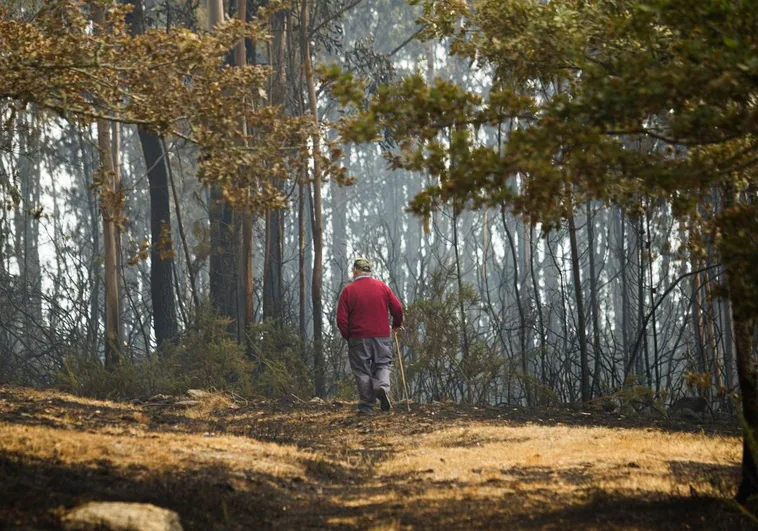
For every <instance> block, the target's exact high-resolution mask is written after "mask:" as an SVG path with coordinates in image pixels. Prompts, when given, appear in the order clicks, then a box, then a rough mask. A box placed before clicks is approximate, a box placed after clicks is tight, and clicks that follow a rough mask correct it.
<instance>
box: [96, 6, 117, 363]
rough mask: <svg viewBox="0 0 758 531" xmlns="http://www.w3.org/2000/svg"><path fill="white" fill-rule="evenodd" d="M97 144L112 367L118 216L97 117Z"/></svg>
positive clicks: (101, 18) (104, 125) (106, 139)
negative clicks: (100, 179)
mask: <svg viewBox="0 0 758 531" xmlns="http://www.w3.org/2000/svg"><path fill="white" fill-rule="evenodd" d="M94 22H95V27H96V31H99V32H102V31H105V11H104V9H103V8H102V7H97V8H96V9H95V11H94ZM97 146H98V149H99V151H100V172H101V178H102V184H101V186H100V209H101V212H102V216H103V251H104V254H105V275H104V278H105V367H106V368H107V369H110V370H112V369H114V368H115V367H116V366H117V365H118V364H119V361H120V357H121V333H120V329H121V325H120V319H121V313H120V311H119V304H118V302H119V300H118V299H119V293H118V267H117V261H118V258H117V254H118V244H117V242H116V238H117V237H118V229H117V227H116V223H117V222H118V219H119V218H120V216H121V205H120V199H119V197H118V190H117V183H116V182H115V176H116V174H115V171H114V166H113V158H112V157H111V139H110V124H109V123H108V122H107V121H106V120H98V121H97Z"/></svg>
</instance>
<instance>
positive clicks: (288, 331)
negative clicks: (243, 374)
mask: <svg viewBox="0 0 758 531" xmlns="http://www.w3.org/2000/svg"><path fill="white" fill-rule="evenodd" d="M248 337H249V338H250V340H251V345H252V347H251V354H252V360H253V361H252V369H253V375H254V376H253V384H254V392H255V394H256V395H262V396H266V397H269V398H278V397H281V396H296V397H297V398H300V399H305V398H308V397H310V396H311V395H312V393H313V378H312V374H311V371H310V369H309V367H310V364H309V363H308V353H307V351H306V350H305V346H304V344H303V340H302V338H301V337H300V335H299V333H298V331H297V330H295V329H293V328H289V327H280V326H278V325H277V324H276V322H275V321H269V320H267V321H265V322H263V323H256V324H255V325H253V327H252V328H251V330H250V332H249V333H248Z"/></svg>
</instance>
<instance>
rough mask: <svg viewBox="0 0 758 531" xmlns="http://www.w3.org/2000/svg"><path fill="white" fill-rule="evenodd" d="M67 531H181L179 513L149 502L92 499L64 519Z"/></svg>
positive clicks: (67, 514) (63, 522)
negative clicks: (93, 500) (102, 530)
mask: <svg viewBox="0 0 758 531" xmlns="http://www.w3.org/2000/svg"><path fill="white" fill-rule="evenodd" d="M62 524H63V528H64V529H65V530H66V531H89V530H94V529H106V530H111V531H182V524H181V521H180V520H179V515H178V514H176V513H175V512H174V511H170V510H168V509H163V508H161V507H156V506H155V505H152V504H149V503H125V502H90V503H86V504H84V505H80V506H79V507H77V508H75V509H72V510H71V511H69V512H68V513H66V515H65V516H64V517H63V518H62Z"/></svg>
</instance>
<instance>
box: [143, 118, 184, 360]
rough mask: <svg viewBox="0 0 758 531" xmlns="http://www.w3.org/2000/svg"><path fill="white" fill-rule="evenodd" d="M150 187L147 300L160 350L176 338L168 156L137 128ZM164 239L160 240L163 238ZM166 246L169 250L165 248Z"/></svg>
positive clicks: (157, 141)
mask: <svg viewBox="0 0 758 531" xmlns="http://www.w3.org/2000/svg"><path fill="white" fill-rule="evenodd" d="M137 131H138V133H139V139H140V144H141V145H142V153H143V155H144V157H145V165H146V166H147V179H148V182H149V185H150V244H151V245H150V297H151V300H152V302H153V328H154V329H155V339H156V341H157V343H158V347H159V348H160V347H161V346H162V345H163V343H164V342H166V341H169V340H171V339H173V338H175V337H176V334H177V333H178V326H177V322H176V304H175V301H174V290H173V285H172V283H171V276H172V274H171V267H172V258H171V253H170V251H171V249H172V247H171V245H172V241H171V239H170V238H171V208H170V203H169V191H168V172H167V169H166V162H167V161H166V157H167V154H166V153H164V152H163V148H162V147H161V141H160V138H158V136H157V135H155V134H154V133H151V132H150V131H147V130H145V129H144V128H141V127H140V128H138V130H137ZM162 237H163V238H162ZM167 246H169V247H167Z"/></svg>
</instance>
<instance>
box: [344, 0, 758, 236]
mask: <svg viewBox="0 0 758 531" xmlns="http://www.w3.org/2000/svg"><path fill="white" fill-rule="evenodd" d="M418 3H420V4H423V7H424V16H423V17H422V20H423V22H425V23H426V24H427V26H426V30H425V36H426V37H428V38H437V37H445V38H448V39H449V40H450V41H451V47H450V49H451V51H452V53H453V54H455V55H459V56H462V57H463V58H464V59H466V60H469V61H472V62H473V63H474V64H476V65H478V66H479V67H480V68H481V69H482V70H483V71H485V69H486V72H490V73H491V90H490V91H489V93H488V94H487V95H486V96H485V97H482V96H480V95H479V94H474V93H470V92H467V91H465V90H464V89H462V88H460V87H457V86H455V85H452V84H450V83H449V82H446V81H443V80H439V79H437V80H435V81H434V82H433V83H432V84H427V83H426V82H425V80H424V79H423V78H422V77H421V76H420V75H415V76H411V77H409V78H406V79H404V80H402V81H399V82H398V83H396V84H394V85H392V86H388V87H385V88H383V89H382V90H381V91H380V92H379V94H378V95H377V96H376V98H374V100H373V101H372V102H371V103H370V104H369V106H368V108H367V109H365V110H364V111H363V112H362V113H360V114H359V115H356V116H352V117H350V118H348V119H346V120H345V122H344V124H343V125H344V127H343V135H344V137H345V138H346V139H348V140H353V141H358V142H361V141H366V140H368V139H371V138H372V137H373V136H375V130H376V129H383V130H388V131H390V134H391V135H392V137H393V138H395V139H396V140H397V142H398V144H399V146H400V147H401V152H400V153H398V154H392V155H389V157H390V160H391V161H392V163H393V165H394V166H395V167H402V168H406V169H410V170H415V171H422V172H424V173H426V174H428V175H430V176H431V177H433V178H434V180H433V183H432V184H431V185H429V186H427V187H426V189H425V190H424V191H422V192H421V193H420V194H419V195H418V196H417V197H416V198H415V199H414V201H413V203H412V204H411V207H412V209H413V210H414V211H416V212H417V213H419V214H422V215H428V214H429V213H430V212H431V211H432V210H434V209H436V208H438V207H439V206H440V205H442V204H445V203H447V202H450V201H457V202H459V204H468V205H471V206H473V207H478V206H482V205H497V206H499V205H500V204H501V203H502V202H507V203H509V204H510V206H511V207H512V208H513V209H514V210H515V211H516V212H520V213H522V214H524V215H527V216H529V217H530V218H532V219H535V220H539V221H541V222H542V223H543V224H545V225H547V226H552V225H556V224H558V223H560V222H561V220H562V219H563V218H564V217H565V215H566V212H567V209H570V208H572V207H573V205H574V204H577V203H581V202H584V201H585V200H587V199H599V200H601V201H605V202H614V203H619V204H622V205H624V206H632V205H634V204H637V203H638V201H639V197H640V196H641V195H650V196H658V195H660V196H665V197H667V198H669V199H670V200H671V201H672V202H674V203H675V205H676V206H677V207H678V208H679V210H680V213H683V212H682V211H684V210H688V211H690V212H691V211H692V209H693V208H694V206H695V205H696V204H697V201H693V198H697V197H699V196H700V195H701V194H704V193H707V192H710V190H711V189H712V187H713V186H719V185H724V184H725V183H736V188H737V189H738V190H740V189H744V187H745V185H746V184H748V183H754V182H755V179H756V175H755V167H756V165H758V161H757V160H756V158H755V155H756V151H758V141H757V140H756V133H757V132H758V106H756V104H755V94H756V90H757V88H758V37H756V35H758V32H756V31H755V28H756V27H758V14H757V13H758V9H756V6H755V2H752V1H739V2H722V1H721V0H705V1H703V2H697V3H692V2H689V1H685V0H635V1H630V2H616V1H612V0H604V1H598V2H583V1H577V0H553V1H550V2H542V1H538V0H482V1H480V2H476V3H475V4H472V3H470V2H458V1H451V0H448V1H432V0H425V1H420V2H418ZM345 92H347V91H345ZM481 127H494V128H498V129H499V130H500V131H501V132H502V134H503V137H504V145H503V146H491V145H481V142H480V141H479V140H478V139H479V136H478V134H477V133H478V130H479V129H480V128H481ZM372 128H373V129H374V132H372ZM515 174H519V175H520V176H521V177H522V178H523V184H522V186H521V187H520V189H519V191H518V194H516V193H514V191H513V190H512V189H511V188H510V180H511V177H512V176H513V175H515Z"/></svg>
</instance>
